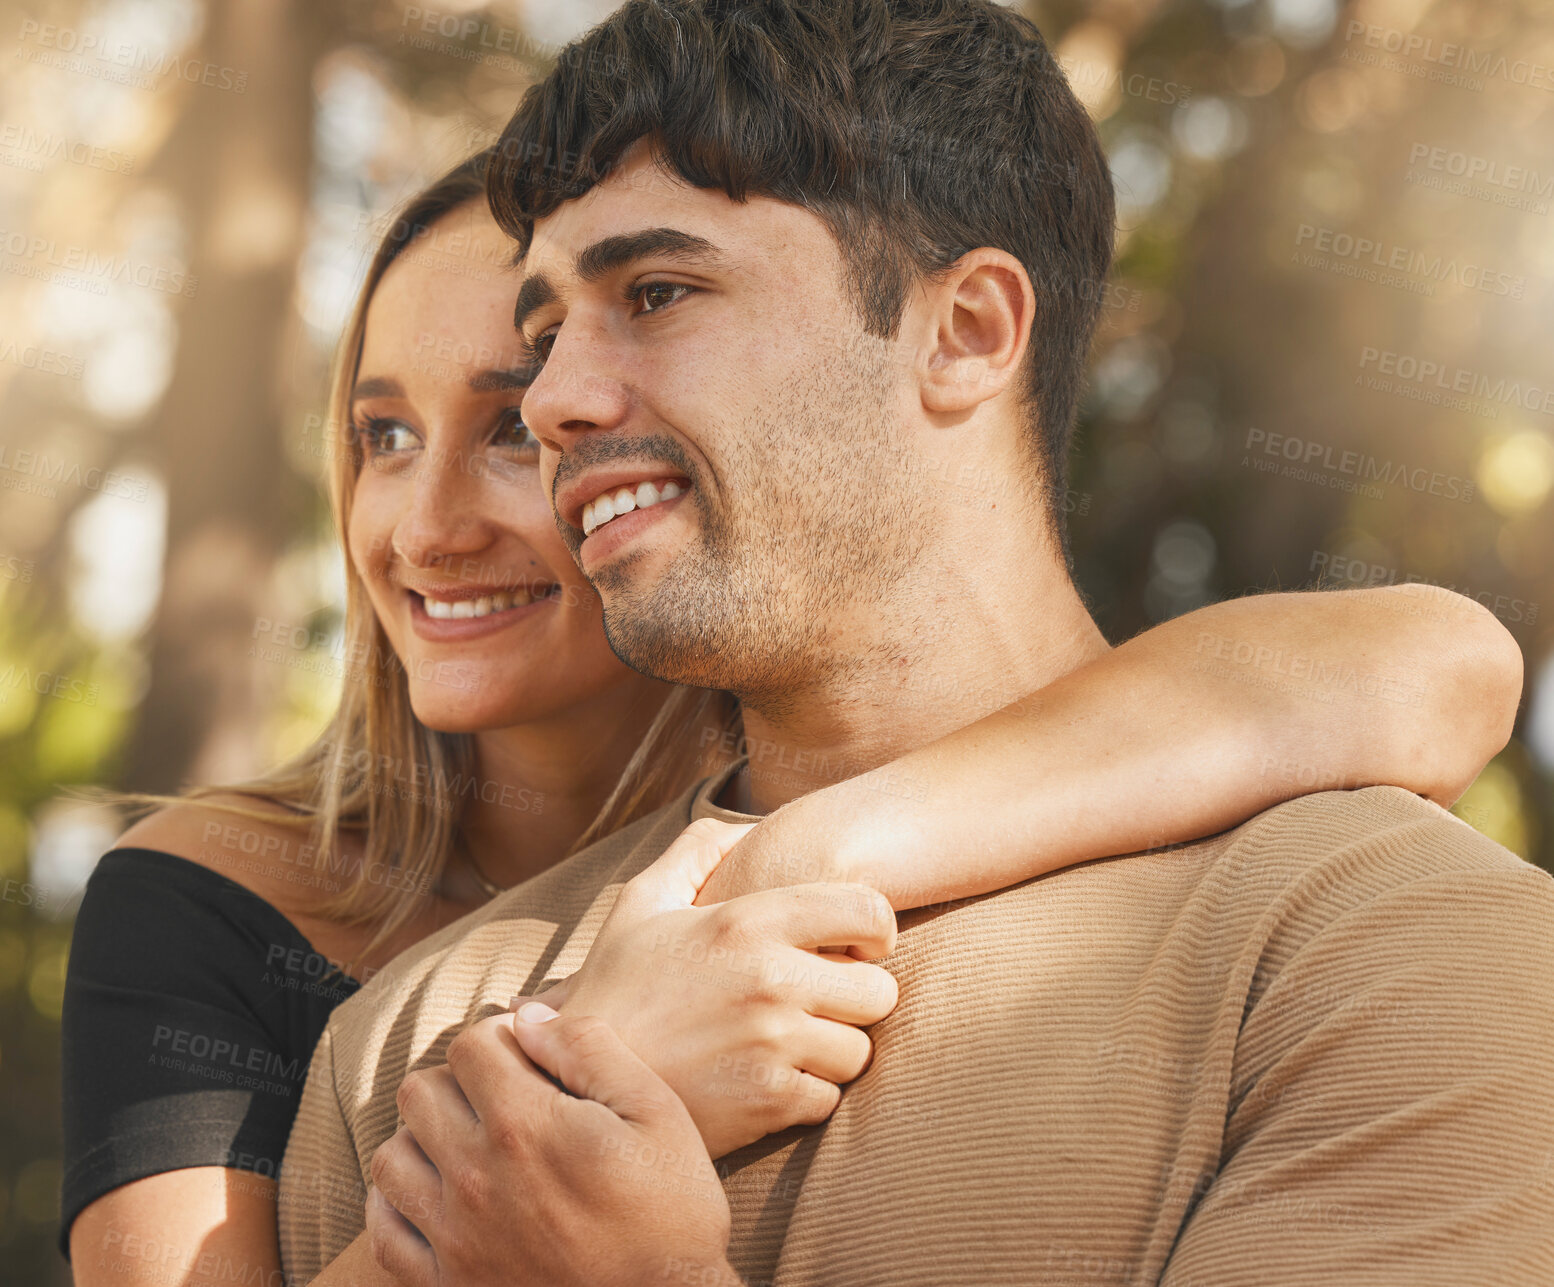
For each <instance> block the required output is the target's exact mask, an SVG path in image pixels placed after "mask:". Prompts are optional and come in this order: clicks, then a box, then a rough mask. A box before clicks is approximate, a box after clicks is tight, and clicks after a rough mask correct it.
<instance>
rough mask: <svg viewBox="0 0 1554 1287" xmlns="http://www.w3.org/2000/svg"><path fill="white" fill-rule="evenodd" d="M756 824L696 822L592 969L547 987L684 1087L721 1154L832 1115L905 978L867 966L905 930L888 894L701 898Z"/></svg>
mask: <svg viewBox="0 0 1554 1287" xmlns="http://www.w3.org/2000/svg"><path fill="white" fill-rule="evenodd" d="M749 830H750V828H749V827H748V826H732V825H730V824H728V823H724V822H719V821H717V820H715V819H711V818H704V819H701V820H700V821H698V822H694V823H692V824H691V826H690V827H688V828H687V829H686V831H685V832H684V833H683V834H682V835H681V836H680V838H679V839H678V840H676V841H675V842H674V844H673V845H671V846H670V847H669V849H668V850H667V851H666V852H665V853H664V855H663V856H662V857H661V858H660V859H659V860H658V861H657V862H655V863H654V864H653V865H652V866H651V867H649V868H648V869H647V870H646V871H644V872H642V873H641V875H639V876H637V877H636V878H635V879H633V880H631V881H630V882H628V883H627V885H626V887H625V888H624V889H623V890H622V891H621V895H620V898H619V900H618V901H617V902H616V904H615V907H614V909H613V910H612V911H611V913H610V916H609V918H608V920H606V922H605V924H604V927H603V928H602V929H601V930H600V931H599V937H598V938H597V939H595V940H594V944H593V947H592V948H590V950H589V953H588V958H587V960H586V961H585V962H584V963H583V965H582V968H580V969H579V970H578V972H577V973H576V974H574V975H572V976H571V978H569V979H568V980H566V982H565V983H564V984H562V985H560V986H559V987H557V988H553V989H551V990H550V991H548V992H546V993H544V994H543V997H542V998H540V999H543V1000H545V1001H546V1002H547V1003H549V1004H550V1005H552V1006H553V1007H555V1008H557V1009H559V1010H560V1011H561V1012H562V1013H563V1014H565V1015H567V1016H568V1017H573V1018H575V1017H578V1016H594V1017H597V1018H600V1019H603V1020H604V1021H605V1022H607V1023H608V1024H609V1025H610V1027H611V1028H613V1029H614V1030H615V1032H616V1033H617V1034H619V1036H620V1037H621V1039H622V1040H623V1041H624V1042H625V1043H626V1045H627V1046H628V1047H630V1048H631V1049H632V1050H634V1051H635V1052H636V1053H637V1055H638V1056H639V1057H640V1058H641V1059H642V1060H643V1061H644V1062H645V1063H646V1064H647V1065H648V1067H650V1068H651V1069H652V1070H653V1071H654V1072H656V1073H657V1074H658V1075H659V1076H660V1077H662V1078H663V1079H664V1081H666V1082H667V1083H668V1084H669V1086H670V1087H671V1088H672V1089H673V1090H674V1091H675V1093H676V1094H677V1095H679V1096H680V1098H681V1100H682V1101H683V1102H684V1103H685V1106H686V1108H687V1109H688V1110H689V1112H690V1114H691V1119H692V1120H693V1121H694V1122H695V1123H696V1126H697V1128H698V1129H699V1130H700V1131H701V1134H702V1139H703V1140H704V1141H705V1142H706V1145H707V1151H708V1152H709V1153H710V1154H711V1155H712V1156H713V1157H714V1158H717V1157H722V1156H723V1155H724V1154H725V1153H730V1152H732V1151H733V1150H734V1149H736V1148H740V1147H742V1146H743V1145H745V1144H749V1143H752V1142H754V1141H755V1140H758V1139H760V1138H761V1137H762V1136H764V1135H769V1134H771V1133H773V1132H774V1131H780V1130H783V1129H786V1128H787V1127H789V1126H793V1125H796V1124H798V1123H812V1122H821V1121H824V1120H825V1119H826V1118H827V1117H829V1116H830V1114H831V1112H832V1111H833V1110H834V1109H835V1108H836V1105H837V1102H838V1100H839V1099H840V1098H841V1090H840V1089H839V1087H840V1085H841V1084H842V1083H844V1082H848V1081H851V1080H852V1079H853V1078H855V1077H857V1076H858V1074H859V1073H861V1072H862V1071H863V1070H864V1068H865V1067H866V1066H867V1065H868V1062H869V1058H870V1054H871V1052H872V1051H871V1046H870V1042H869V1038H868V1036H867V1035H866V1034H865V1033H864V1032H863V1031H862V1028H863V1027H865V1026H867V1025H868V1024H872V1023H877V1022H878V1021H879V1020H880V1019H883V1018H884V1017H885V1016H886V1015H887V1014H889V1013H890V1011H891V1010H893V1009H894V1008H895V1004H896V981H895V979H894V977H892V975H891V974H890V973H889V972H888V971H886V970H884V969H881V968H880V967H879V966H876V965H868V964H865V963H864V959H865V958H876V957H883V956H886V955H888V954H889V953H890V951H891V949H892V948H893V946H894V945H895V935H896V919H895V915H894V913H893V912H892V911H891V908H890V904H889V903H888V902H887V901H886V899H885V898H884V897H883V896H882V895H881V894H879V893H878V892H877V891H876V890H874V889H871V888H869V887H868V886H865V885H857V884H818V883H811V884H799V885H790V886H788V887H787V888H782V889H773V890H769V891H766V892H763V893H756V894H750V895H747V896H745V897H742V898H737V899H734V900H732V901H729V902H725V903H719V904H717V905H715V906H711V907H695V906H692V903H693V901H694V899H695V898H696V894H697V892H698V891H699V890H700V889H701V887H702V885H703V883H704V882H705V881H706V879H707V876H708V875H709V874H710V873H711V872H712V871H713V870H714V869H715V868H716V867H717V865H718V863H719V862H721V861H722V859H723V856H724V855H725V854H726V853H727V852H728V850H729V849H730V848H732V846H733V845H734V843H735V842H737V841H738V840H739V839H740V838H741V837H743V836H744V835H745V834H746V833H747V832H748V831H749ZM827 949H829V950H827ZM854 958H858V959H854ZM526 999H527V998H520V999H519V1001H518V1004H522V1002H523V1001H524V1000H526Z"/></svg>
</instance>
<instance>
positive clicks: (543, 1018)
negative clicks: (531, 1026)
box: [518, 1001, 556, 1023]
mask: <svg viewBox="0 0 1554 1287" xmlns="http://www.w3.org/2000/svg"><path fill="white" fill-rule="evenodd" d="M518 1017H519V1018H520V1019H522V1020H523V1021H524V1022H525V1023H549V1022H550V1021H551V1020H552V1019H554V1018H556V1012H555V1011H554V1010H552V1009H551V1008H550V1007H549V1006H548V1005H546V1004H545V1003H544V1002H543V1001H530V1002H529V1003H528V1005H522V1006H519V1007H518Z"/></svg>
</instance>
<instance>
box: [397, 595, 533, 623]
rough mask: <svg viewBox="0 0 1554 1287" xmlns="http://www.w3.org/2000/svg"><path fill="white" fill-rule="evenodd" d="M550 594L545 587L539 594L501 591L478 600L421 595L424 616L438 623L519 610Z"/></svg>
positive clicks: (482, 596)
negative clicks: (424, 610)
mask: <svg viewBox="0 0 1554 1287" xmlns="http://www.w3.org/2000/svg"><path fill="white" fill-rule="evenodd" d="M549 593H550V589H549V587H546V588H545V589H544V590H542V591H541V592H540V593H539V594H535V592H534V591H533V590H510V591H509V590H501V591H498V592H497V593H496V594H486V595H481V597H480V598H478V599H451V600H450V599H434V598H432V597H431V596H430V595H423V596H422V601H423V602H424V603H425V605H426V615H427V616H429V617H436V618H437V619H438V620H439V621H462V620H463V619H465V618H466V617H489V616H490V615H491V614H492V613H493V612H506V611H507V610H508V609H509V608H521V607H523V605H524V604H526V603H533V602H534V600H535V599H543V598H544V597H545V596H546V595H548V594H549Z"/></svg>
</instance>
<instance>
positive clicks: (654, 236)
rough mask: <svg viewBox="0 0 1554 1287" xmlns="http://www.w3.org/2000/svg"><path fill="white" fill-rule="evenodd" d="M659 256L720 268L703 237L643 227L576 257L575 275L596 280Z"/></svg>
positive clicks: (716, 255) (717, 256)
mask: <svg viewBox="0 0 1554 1287" xmlns="http://www.w3.org/2000/svg"><path fill="white" fill-rule="evenodd" d="M649 255H660V256H665V257H667V258H670V259H679V260H682V261H684V262H686V263H696V264H706V265H708V266H709V267H718V266H721V265H722V264H723V262H724V260H723V256H722V255H721V254H720V253H719V251H718V248H717V247H716V246H714V245H713V244H712V243H711V242H710V241H708V240H707V239H706V238H705V237H698V236H697V235H696V234H695V233H691V232H681V231H680V229H678V228H644V229H642V231H640V232H623V233H620V234H619V235H617V236H614V237H605V238H603V239H602V240H599V241H596V242H594V244H593V245H591V246H589V247H588V248H587V249H586V250H584V251H583V253H582V254H580V255H579V256H578V257H577V275H578V276H579V277H581V278H582V279H583V280H584V281H585V282H593V281H598V280H599V278H601V277H603V276H605V275H606V274H608V273H613V272H614V271H615V270H616V269H618V268H624V267H625V266H626V265H627V264H630V263H632V262H633V261H634V260H638V259H646V258H647V257H648V256H649Z"/></svg>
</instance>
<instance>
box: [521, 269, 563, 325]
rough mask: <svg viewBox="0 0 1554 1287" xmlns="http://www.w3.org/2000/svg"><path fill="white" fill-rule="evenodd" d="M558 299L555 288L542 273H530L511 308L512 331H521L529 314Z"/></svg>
mask: <svg viewBox="0 0 1554 1287" xmlns="http://www.w3.org/2000/svg"><path fill="white" fill-rule="evenodd" d="M559 298H560V295H559V293H558V292H557V290H556V288H555V286H554V285H553V284H552V283H551V280H550V278H549V277H547V276H545V274H544V273H531V274H530V275H529V276H528V277H525V278H524V279H523V285H522V286H520V287H519V288H518V302H517V303H516V304H515V305H514V306H513V330H515V331H521V330H523V324H524V323H525V322H527V321H528V320H529V314H530V313H532V312H534V310H535V309H537V308H544V307H545V305H546V304H554V303H555V302H556V300H557V299H559Z"/></svg>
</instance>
